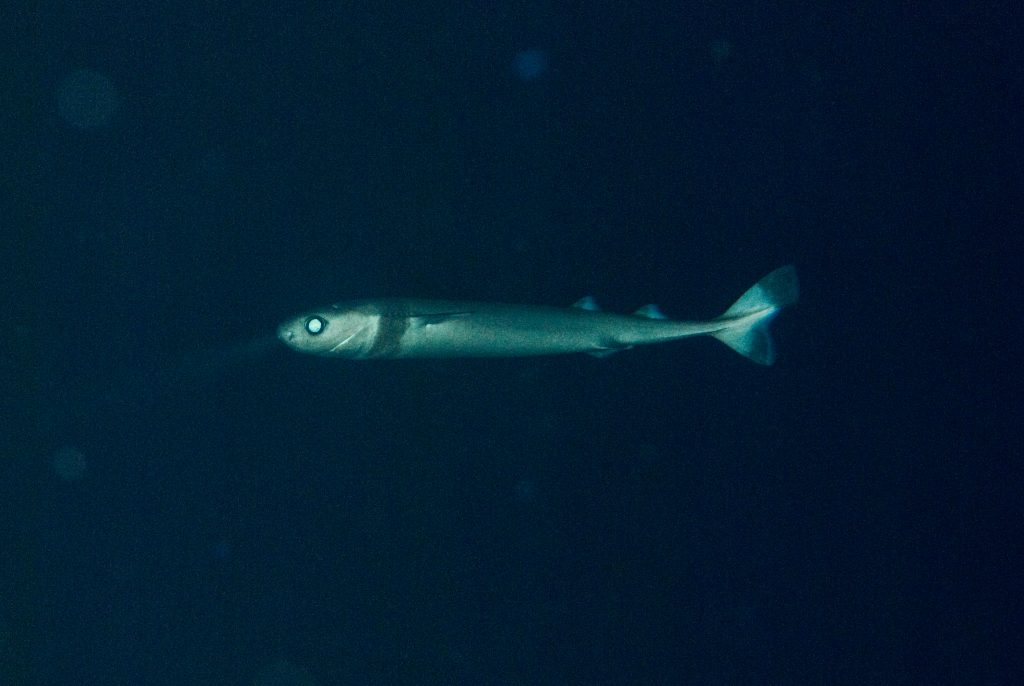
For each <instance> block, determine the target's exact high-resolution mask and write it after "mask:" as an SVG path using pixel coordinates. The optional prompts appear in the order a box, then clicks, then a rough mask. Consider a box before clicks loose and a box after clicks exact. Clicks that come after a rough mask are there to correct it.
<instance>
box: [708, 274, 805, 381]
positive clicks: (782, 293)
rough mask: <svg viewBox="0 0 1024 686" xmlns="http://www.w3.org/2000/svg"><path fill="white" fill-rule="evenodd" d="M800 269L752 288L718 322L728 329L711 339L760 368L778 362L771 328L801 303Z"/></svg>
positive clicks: (767, 278) (719, 331)
mask: <svg viewBox="0 0 1024 686" xmlns="http://www.w3.org/2000/svg"><path fill="white" fill-rule="evenodd" d="M799 291H800V287H799V284H798V281H797V278H796V268H795V267H794V266H793V265H791V264H789V265H786V266H785V267H779V268H778V269H776V270H775V271H773V272H772V273H770V274H768V275H767V276H765V277H764V278H763V279H761V280H760V281H758V282H757V283H755V284H754V285H753V286H751V287H750V288H749V289H748V290H747V292H746V293H744V294H743V295H741V296H740V299H739V300H737V301H736V302H734V303H733V304H732V307H730V308H729V309H728V310H726V311H725V314H723V315H722V316H721V317H719V318H718V319H717V320H716V321H719V322H721V323H722V324H724V325H725V326H724V328H722V329H720V330H718V331H715V332H714V333H712V334H711V335H712V336H714V337H715V338H717V339H718V340H720V341H722V342H723V343H725V344H726V345H727V346H729V347H730V348H732V349H733V350H735V351H736V352H738V353H739V354H740V355H743V356H744V357H748V358H750V359H751V360H753V361H754V362H757V363H758V364H772V363H773V362H775V343H774V342H773V341H772V335H771V332H770V331H769V329H768V325H769V324H770V323H771V321H772V319H773V318H774V317H775V315H776V314H778V313H779V310H781V309H782V308H783V307H785V306H786V305H792V304H793V303H795V302H796V301H797V297H798V296H799Z"/></svg>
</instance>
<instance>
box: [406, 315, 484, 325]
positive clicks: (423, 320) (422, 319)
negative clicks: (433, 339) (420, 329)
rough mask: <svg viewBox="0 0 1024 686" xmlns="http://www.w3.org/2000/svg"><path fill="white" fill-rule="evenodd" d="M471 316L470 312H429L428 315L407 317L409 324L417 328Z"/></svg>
mask: <svg viewBox="0 0 1024 686" xmlns="http://www.w3.org/2000/svg"><path fill="white" fill-rule="evenodd" d="M471 314H473V313H472V312H431V313H430V314H414V315H412V316H411V317H409V320H410V322H411V323H415V324H417V325H419V326H428V325H430V324H443V323H444V322H447V321H451V320H452V319H458V318H460V317H468V316H469V315H471Z"/></svg>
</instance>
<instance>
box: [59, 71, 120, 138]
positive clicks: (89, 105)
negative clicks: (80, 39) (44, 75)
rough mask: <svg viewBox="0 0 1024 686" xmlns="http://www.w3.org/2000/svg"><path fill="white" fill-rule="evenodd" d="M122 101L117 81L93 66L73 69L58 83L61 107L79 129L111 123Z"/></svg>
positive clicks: (64, 117)
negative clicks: (114, 82)
mask: <svg viewBox="0 0 1024 686" xmlns="http://www.w3.org/2000/svg"><path fill="white" fill-rule="evenodd" d="M119 104H120V98H119V97H118V94H117V89H116V88H114V84H113V82H112V81H111V80H110V79H108V78H107V77H106V76H104V75H103V74H100V73H99V72H95V71H92V70H90V69H80V70H79V71H76V72H72V73H71V74H70V75H68V76H66V77H65V78H64V80H62V81H61V82H60V84H59V85H58V86H57V111H58V112H60V116H61V118H62V119H63V120H64V121H66V122H67V123H68V124H71V126H73V127H75V128H76V129H91V128H94V127H97V126H103V125H104V124H107V123H108V122H109V121H110V119H111V117H113V116H114V112H116V111H117V108H118V105H119Z"/></svg>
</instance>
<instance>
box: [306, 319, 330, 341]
mask: <svg viewBox="0 0 1024 686" xmlns="http://www.w3.org/2000/svg"><path fill="white" fill-rule="evenodd" d="M326 328H327V322H326V321H324V320H323V319H322V318H321V317H310V318H309V319H307V320H306V333H308V334H309V335H310V336H316V335H317V334H320V333H323V330H324V329H326Z"/></svg>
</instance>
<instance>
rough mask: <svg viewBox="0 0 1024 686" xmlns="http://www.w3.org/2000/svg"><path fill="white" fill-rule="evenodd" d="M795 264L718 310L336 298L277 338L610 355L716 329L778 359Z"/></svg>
mask: <svg viewBox="0 0 1024 686" xmlns="http://www.w3.org/2000/svg"><path fill="white" fill-rule="evenodd" d="M798 290H799V289H798V284H797V277H796V270H795V269H794V268H793V266H792V265H787V266H785V267H781V268H779V269H776V270H775V271H773V272H771V273H770V274H768V275H767V276H765V277H764V278H763V279H761V280H760V281H758V282H757V283H756V284H754V285H753V286H752V287H751V288H750V289H749V290H747V292H746V293H744V294H743V295H742V296H740V298H739V300H737V301H736V302H735V303H734V304H733V305H732V307H730V308H729V309H728V310H726V311H725V313H724V314H722V315H721V316H720V317H717V318H715V319H711V320H707V321H674V320H669V319H666V318H665V317H664V315H662V314H661V312H660V311H659V310H658V309H657V308H656V307H655V306H653V305H648V306H645V307H642V308H640V309H639V310H637V311H636V312H635V313H633V314H625V315H623V314H612V313H607V312H600V311H598V310H597V309H596V307H595V306H594V305H593V301H592V300H591V299H589V298H584V299H583V300H581V301H579V302H578V303H576V305H574V306H573V307H567V308H558V307H545V306H535V305H505V304H498V303H479V302H460V301H446V300H416V299H406V298H382V299H377V300H361V301H352V302H346V303H338V304H335V305H330V306H328V307H323V308H319V309H316V310H313V311H311V312H307V313H304V314H301V315H298V316H296V317H293V318H291V319H289V320H287V321H285V322H284V323H282V324H281V326H280V327H278V331H277V333H278V338H280V339H281V340H282V341H283V342H284V343H285V344H287V345H288V346H289V347H290V348H292V349H294V350H296V351H299V352H303V353H309V354H315V355H322V356H327V357H340V358H348V359H354V360H372V359H396V358H450V357H519V356H527V355H557V354H564V353H590V354H592V355H599V356H603V355H608V354H611V353H614V352H616V351H619V350H625V349H627V348H631V347H633V346H637V345H650V344H654V343H664V342H667V341H674V340H678V339H682V338H689V337H691V336H704V335H708V336H713V337H714V338H717V339H718V340H720V341H722V342H723V343H725V344H726V345H728V346H729V347H730V348H732V349H733V350H735V351H736V352H738V353H740V354H741V355H744V356H745V357H748V358H750V359H751V360H753V361H754V362H757V363H760V364H771V363H772V362H774V360H775V349H774V345H773V343H772V338H771V335H770V333H769V330H768V324H769V322H771V320H772V318H773V317H774V316H775V315H776V314H777V313H778V312H779V310H780V309H782V308H783V307H785V306H786V305H790V304H792V303H794V302H796V300H797V296H798Z"/></svg>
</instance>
